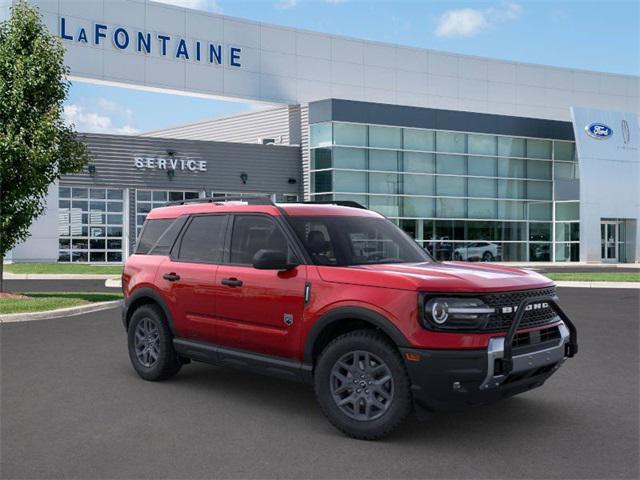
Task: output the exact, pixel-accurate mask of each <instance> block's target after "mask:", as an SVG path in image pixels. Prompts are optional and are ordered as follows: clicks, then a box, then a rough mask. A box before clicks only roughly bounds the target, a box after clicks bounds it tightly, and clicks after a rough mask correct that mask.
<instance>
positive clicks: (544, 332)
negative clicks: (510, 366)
mask: <svg viewBox="0 0 640 480" xmlns="http://www.w3.org/2000/svg"><path fill="white" fill-rule="evenodd" d="M559 338H560V329H559V328H558V326H557V325H556V326H554V327H547V328H542V329H540V330H535V331H533V332H520V333H516V334H515V336H514V337H513V348H518V347H529V346H535V345H539V344H541V343H546V342H550V341H552V340H558V339H559Z"/></svg>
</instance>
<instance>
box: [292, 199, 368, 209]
mask: <svg viewBox="0 0 640 480" xmlns="http://www.w3.org/2000/svg"><path fill="white" fill-rule="evenodd" d="M302 203H304V204H305V205H338V206H340V207H351V208H360V209H362V210H368V209H367V207H365V206H364V205H362V204H360V203H358V202H355V201H353V200H314V201H307V202H302Z"/></svg>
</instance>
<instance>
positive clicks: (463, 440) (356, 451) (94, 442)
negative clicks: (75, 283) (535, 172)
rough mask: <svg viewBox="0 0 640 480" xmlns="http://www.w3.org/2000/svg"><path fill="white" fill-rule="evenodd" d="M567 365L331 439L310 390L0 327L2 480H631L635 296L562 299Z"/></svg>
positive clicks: (109, 326) (103, 334)
mask: <svg viewBox="0 0 640 480" xmlns="http://www.w3.org/2000/svg"><path fill="white" fill-rule="evenodd" d="M559 293H560V297H561V303H562V305H563V306H564V307H565V308H566V310H567V312H568V313H569V314H570V315H571V316H572V318H574V320H575V323H576V324H577V326H578V329H579V343H580V354H579V356H578V357H576V358H575V359H573V360H571V361H569V362H567V364H565V366H564V367H563V368H562V369H561V370H560V371H559V372H558V373H557V374H556V375H555V376H554V377H552V378H551V379H550V380H549V381H548V382H547V384H545V385H544V386H543V387H542V388H540V389H537V390H535V391H532V392H529V393H527V394H524V395H521V396H519V397H515V398H512V399H510V400H507V401H504V402H502V403H499V404H496V405H492V406H488V407H479V408H474V409H471V410H467V411H465V412H463V413H458V414H449V415H439V416H437V417H436V418H435V419H434V420H432V421H431V422H429V423H419V422H416V421H413V420H412V421H410V422H408V423H407V424H406V425H404V426H403V427H402V428H401V429H400V430H399V431H398V432H397V433H396V434H394V435H393V436H392V437H390V438H389V439H387V440H384V441H380V442H362V441H356V440H351V439H348V438H345V437H343V436H342V435H341V434H340V433H339V432H338V431H336V430H334V429H333V427H331V425H330V424H329V423H328V422H327V421H325V419H324V418H323V416H322V414H321V413H320V411H319V409H318V408H317V407H316V403H315V400H314V396H313V392H312V390H311V388H310V387H308V386H305V385H301V384H296V383H287V382H284V381H279V380H275V379H271V378H267V377H261V376H257V375H253V374H249V373H244V372H237V371H233V370H226V369H222V368H216V367H211V366H207V365H201V364H195V365H190V366H187V367H185V368H184V369H183V370H182V371H181V372H180V374H179V375H178V376H177V377H175V378H174V379H173V380H171V381H168V382H165V383H149V382H144V381H142V380H141V379H139V378H138V377H137V376H136V375H135V373H134V372H133V370H132V368H131V367H130V365H129V361H128V357H127V353H126V346H125V335H124V332H123V330H122V327H121V324H120V318H119V311H118V310H109V311H104V312H100V313H97V314H92V315H89V316H77V317H71V318H67V319H58V320H45V321H33V322H24V323H13V324H4V325H2V327H1V330H2V331H1V339H0V341H1V347H2V348H1V350H2V353H1V361H2V363H1V372H0V373H1V387H2V388H1V404H0V405H1V424H0V434H1V437H0V440H1V445H0V447H1V448H0V455H1V463H0V467H1V471H0V477H2V478H563V479H564V478H638V475H639V471H638V449H639V442H638V428H639V407H638V393H639V392H638V374H639V372H638V365H639V355H638V350H639V347H638V334H639V330H638V325H639V319H638V312H639V311H640V305H639V296H640V290H620V289H616V290H605V289H589V288H582V289H567V288H564V289H560V292H559Z"/></svg>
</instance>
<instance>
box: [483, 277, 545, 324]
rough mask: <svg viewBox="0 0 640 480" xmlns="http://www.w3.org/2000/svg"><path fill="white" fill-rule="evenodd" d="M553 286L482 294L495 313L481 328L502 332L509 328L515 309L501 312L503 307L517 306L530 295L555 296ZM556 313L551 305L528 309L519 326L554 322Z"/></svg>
mask: <svg viewBox="0 0 640 480" xmlns="http://www.w3.org/2000/svg"><path fill="white" fill-rule="evenodd" d="M555 296H556V289H555V287H549V288H538V289H535V290H520V291H517V292H505V293H491V294H488V295H484V296H483V297H482V300H483V301H484V302H485V303H486V304H487V305H489V306H490V307H494V308H495V309H496V313H494V314H491V316H490V318H489V321H488V322H487V324H486V325H485V327H484V328H483V331H487V332H503V331H506V330H509V327H510V326H511V322H513V318H514V317H515V315H516V314H515V311H513V312H511V313H503V311H502V309H503V307H517V306H518V305H519V304H520V302H521V301H522V300H524V299H525V298H530V297H555ZM557 319H558V315H557V314H556V312H555V310H554V309H553V308H551V306H549V307H546V308H540V309H536V310H528V311H526V312H525V313H524V316H523V317H522V321H521V322H520V328H533V327H539V326H541V325H546V324H549V323H552V322H555V321H556V320H557Z"/></svg>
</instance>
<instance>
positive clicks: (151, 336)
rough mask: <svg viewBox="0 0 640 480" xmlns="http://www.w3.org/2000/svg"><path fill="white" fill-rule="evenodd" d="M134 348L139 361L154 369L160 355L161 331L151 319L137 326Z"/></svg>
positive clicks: (145, 319) (142, 321)
mask: <svg viewBox="0 0 640 480" xmlns="http://www.w3.org/2000/svg"><path fill="white" fill-rule="evenodd" d="M134 348H135V350H136V357H138V361H139V362H140V363H141V364H142V365H143V366H144V367H147V368H150V367H152V366H153V365H154V364H155V363H156V362H157V361H158V356H159V355H160V330H158V327H157V326H156V325H155V324H154V323H153V321H152V320H151V319H149V318H143V319H142V320H141V321H140V322H138V324H137V325H136V331H135V334H134Z"/></svg>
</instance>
